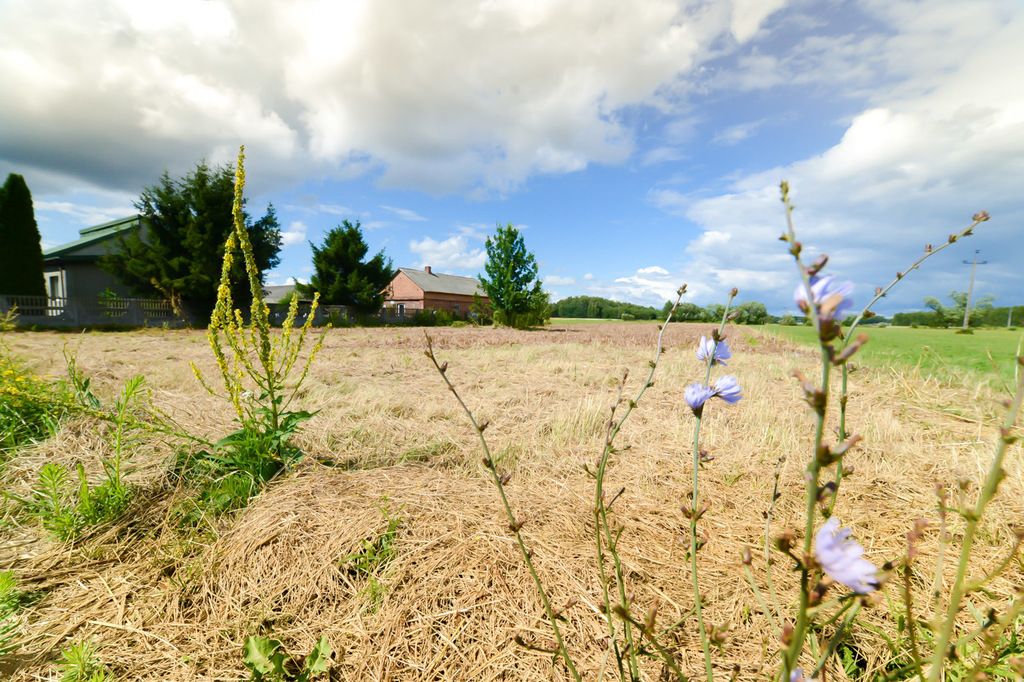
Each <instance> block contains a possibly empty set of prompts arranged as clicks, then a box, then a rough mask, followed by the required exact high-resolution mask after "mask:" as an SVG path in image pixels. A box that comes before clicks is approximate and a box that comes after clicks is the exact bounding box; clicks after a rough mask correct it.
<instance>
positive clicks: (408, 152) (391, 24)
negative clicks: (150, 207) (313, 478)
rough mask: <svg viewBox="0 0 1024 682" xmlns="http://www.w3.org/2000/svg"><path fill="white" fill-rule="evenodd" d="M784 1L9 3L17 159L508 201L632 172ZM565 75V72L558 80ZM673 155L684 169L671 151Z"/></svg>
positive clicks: (87, 174)
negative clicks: (683, 93) (709, 75)
mask: <svg viewBox="0 0 1024 682" xmlns="http://www.w3.org/2000/svg"><path fill="white" fill-rule="evenodd" d="M782 5H783V0H771V1H770V2H764V1H763V0H760V1H757V2H755V1H754V0H733V1H732V2H723V3H710V4H709V3H704V2H698V1H697V0H681V1H679V2H673V1H671V0H637V2H630V3H622V2H618V1H617V0H603V1H602V2H593V3H586V4H585V5H580V4H579V3H576V2H572V1H571V0H560V1H555V2H545V3H542V2H520V1H518V0H491V1H488V2H478V1H476V0H453V1H452V2H445V3H440V4H438V3H421V2H399V1H397V0H381V1H380V2H366V1H361V2H360V1H353V2H344V3H334V2H324V1H322V0H294V1H291V0H290V1H283V0H281V1H276V2H266V3H247V2H243V1H242V0H183V1H182V2H173V3H162V4H161V3H151V2H128V1H126V0H100V1H98V2H90V3H86V4H74V3H72V4H70V5H69V4H68V3H63V2H59V1H58V0H35V1H34V2H22V3H18V2H15V3H3V4H2V5H0V25H3V26H18V27H19V30H18V31H8V32H7V34H6V35H5V40H4V43H3V45H2V46H0V80H2V81H3V82H4V84H5V86H6V88H7V89H8V90H9V91H11V92H17V93H18V97H16V98H8V99H9V101H6V102H5V106H4V107H2V108H0V130H4V131H17V134H15V135H4V136H0V161H3V162H6V163H8V164H11V165H14V166H16V167H18V168H22V169H30V170H31V171H32V172H34V173H39V174H43V173H46V172H54V171H59V172H60V173H62V174H64V175H66V176H69V177H71V178H74V179H76V180H77V181H79V182H88V183H91V184H93V185H98V186H103V187H111V188H119V189H124V190H127V191H130V192H133V193H134V192H136V191H137V190H138V188H139V187H140V185H141V184H144V183H147V182H152V181H153V180H154V179H155V178H156V177H158V176H159V174H160V172H162V171H163V170H164V169H167V170H169V171H170V172H171V173H172V174H180V173H181V172H183V171H185V170H187V169H188V168H189V167H190V166H191V165H192V164H193V163H194V162H195V161H196V160H198V159H199V158H203V157H206V158H208V159H209V160H211V161H214V162H223V161H230V160H231V159H232V158H233V156H234V150H235V149H236V147H237V145H238V144H239V143H241V142H245V143H246V144H247V145H248V147H249V151H250V168H251V170H252V176H253V178H254V183H256V187H254V189H256V190H259V187H260V185H263V186H267V185H269V184H272V183H280V182H283V181H290V180H294V179H296V178H299V177H302V176H304V175H309V174H312V173H316V174H319V175H322V176H335V177H351V176H354V175H358V174H361V173H367V172H375V173H378V174H379V176H380V181H381V182H382V183H384V184H385V185H386V186H390V187H401V188H416V189H422V190H427V191H431V192H451V191H467V192H474V191H476V192H483V193H489V194H493V193H499V194H500V193H504V192H508V191H511V190H514V189H515V188H517V187H518V186H519V185H520V184H521V183H523V182H524V181H525V180H526V179H527V178H528V177H530V176H531V175H535V174H559V173H567V172H572V171H576V170H579V169H582V168H584V167H586V166H588V165H590V164H593V163H608V164H614V163H620V162H622V161H623V160H625V159H626V158H627V157H629V156H630V154H631V153H632V152H633V149H634V146H635V143H634V139H633V136H634V133H633V131H632V129H631V127H630V125H628V124H627V123H626V122H625V117H624V112H626V111H627V110H629V109H630V108H632V107H637V106H648V107H654V108H656V109H658V110H669V109H671V108H672V107H673V106H674V104H673V102H674V99H673V97H674V93H676V91H677V85H678V83H679V82H680V79H681V78H683V77H685V76H686V74H688V73H689V72H690V71H691V70H692V69H693V68H694V66H695V65H696V64H699V63H700V62H701V61H702V60H704V59H706V58H708V55H710V54H712V53H714V54H721V53H722V51H723V50H725V49H727V48H725V47H723V45H722V38H723V37H725V36H731V42H730V43H729V45H731V46H733V47H735V46H737V45H739V44H741V43H743V42H745V41H748V40H751V39H752V38H753V36H754V35H755V34H756V33H757V31H758V29H759V27H761V26H762V25H763V24H764V23H765V22H766V21H767V19H768V17H769V16H770V15H771V14H772V13H773V12H775V11H777V10H778V9H780V8H781V7H782ZM552 65H557V68H552ZM662 158H667V157H665V155H664V154H663V155H662Z"/></svg>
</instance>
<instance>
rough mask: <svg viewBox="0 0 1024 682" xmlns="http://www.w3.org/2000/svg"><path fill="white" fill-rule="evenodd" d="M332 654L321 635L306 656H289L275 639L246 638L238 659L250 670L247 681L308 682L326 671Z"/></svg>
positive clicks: (328, 668)
mask: <svg viewBox="0 0 1024 682" xmlns="http://www.w3.org/2000/svg"><path fill="white" fill-rule="evenodd" d="M333 653H334V652H333V650H332V649H331V644H330V642H328V641H327V638H326V637H323V636H321V637H320V639H319V640H317V643H316V644H315V645H314V646H313V650H312V651H310V652H309V655H308V656H305V657H302V658H296V657H294V656H290V655H289V654H288V652H286V651H285V649H284V646H282V644H281V642H279V641H278V640H276V639H269V638H267V637H246V638H245V646H244V648H243V650H242V662H243V663H245V667H246V668H248V669H249V670H250V672H251V673H252V676H251V677H250V678H249V679H251V680H265V681H266V682H309V680H315V679H317V678H318V677H321V676H322V675H326V674H327V673H329V672H330V670H331V657H332V656H333Z"/></svg>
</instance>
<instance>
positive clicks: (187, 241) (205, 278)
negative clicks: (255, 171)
mask: <svg viewBox="0 0 1024 682" xmlns="http://www.w3.org/2000/svg"><path fill="white" fill-rule="evenodd" d="M234 182H235V169H234V167H233V166H230V165H225V166H219V167H216V168H211V167H210V166H208V165H207V164H206V163H205V162H200V163H199V164H198V165H197V166H196V168H195V170H193V171H192V172H190V173H188V174H187V175H185V176H184V177H183V178H180V179H172V178H171V177H170V175H168V174H167V173H164V174H163V176H162V177H161V178H160V182H159V183H158V184H156V185H153V186H152V187H147V188H146V189H144V190H143V192H142V195H141V196H140V197H139V200H138V201H137V202H136V203H135V207H136V208H137V209H138V210H139V214H140V216H141V218H142V224H143V228H142V229H141V230H136V231H135V232H133V233H132V234H131V235H129V236H125V237H122V238H121V239H120V241H119V244H118V250H117V251H116V252H114V253H111V254H109V255H108V256H106V257H105V258H103V259H101V261H100V265H101V266H102V267H104V268H106V269H107V270H108V271H110V272H111V273H113V274H114V275H116V276H117V277H118V278H119V279H120V280H121V281H123V282H124V283H125V284H127V285H128V286H130V287H131V288H132V289H133V290H135V291H136V292H137V293H140V294H149V295H152V294H159V295H161V296H163V297H165V298H167V299H169V300H171V301H172V302H173V301H176V300H180V301H181V302H182V303H183V305H184V307H185V308H186V309H187V310H188V312H190V313H192V314H193V315H195V316H196V317H198V318H199V319H204V318H206V317H209V315H210V312H211V311H212V310H213V304H214V302H215V301H216V299H217V286H218V283H219V282H220V272H221V263H222V261H223V258H224V244H225V242H227V239H228V235H229V234H230V233H231V230H232V229H234V228H233V223H232V218H231V204H232V202H233V201H234ZM245 223H246V226H247V228H248V230H249V240H250V241H251V242H252V248H253V254H254V255H255V257H256V265H257V267H258V268H259V270H260V278H261V280H262V277H263V274H264V273H265V272H266V271H267V270H271V269H273V268H274V267H275V266H277V264H278V263H279V262H280V259H279V258H278V255H277V254H278V252H279V251H280V250H281V229H280V225H279V224H278V222H277V214H276V213H275V212H274V207H273V206H272V205H268V206H267V212H266V213H265V214H264V215H263V217H262V218H260V219H259V220H257V221H256V222H252V220H251V219H250V218H249V215H248V214H247V213H246V214H245ZM233 267H234V270H233V272H232V278H231V281H232V290H231V296H232V300H233V301H234V303H235V306H236V307H238V308H239V309H241V310H246V309H247V308H248V307H249V304H250V302H251V300H252V295H251V293H250V291H249V282H248V278H247V277H246V275H245V270H244V265H243V263H242V261H241V259H235V262H234V265H233Z"/></svg>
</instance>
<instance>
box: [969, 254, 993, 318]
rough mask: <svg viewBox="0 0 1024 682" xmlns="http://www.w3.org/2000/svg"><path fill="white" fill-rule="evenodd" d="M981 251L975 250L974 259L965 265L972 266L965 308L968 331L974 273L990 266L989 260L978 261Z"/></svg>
mask: <svg viewBox="0 0 1024 682" xmlns="http://www.w3.org/2000/svg"><path fill="white" fill-rule="evenodd" d="M980 253H981V251H980V250H978V249H975V250H974V258H973V259H971V260H965V261H964V265H970V266H971V284H970V286H968V287H967V305H966V306H965V307H964V330H965V331H966V329H967V325H968V323H969V322H970V320H971V296H973V295H974V273H975V272H976V271H977V270H978V266H979V265H986V264H988V261H987V260H978V254H980Z"/></svg>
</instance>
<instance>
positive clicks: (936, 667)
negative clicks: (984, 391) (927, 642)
mask: <svg viewBox="0 0 1024 682" xmlns="http://www.w3.org/2000/svg"><path fill="white" fill-rule="evenodd" d="M1017 362H1018V363H1020V364H1024V358H1022V357H1018V358H1017ZM1022 401H1024V373H1020V374H1019V375H1018V377H1017V388H1016V392H1015V394H1014V397H1013V401H1012V402H1011V403H1010V406H1009V408H1008V409H1007V411H1006V419H1005V420H1004V421H1003V426H1002V428H1001V429H1000V438H999V443H998V445H997V446H996V451H995V456H994V457H993V458H992V464H991V466H990V467H989V470H988V475H987V476H986V477H985V482H984V484H983V485H982V489H981V493H980V494H979V496H978V500H977V502H976V503H975V505H974V509H971V510H967V511H965V513H964V516H965V517H966V518H967V527H966V528H965V529H964V537H963V541H962V544H961V546H960V561H959V562H958V564H957V570H956V580H954V582H953V589H952V591H951V592H950V595H949V604H948V606H947V609H946V616H945V619H944V621H943V624H942V627H941V628H940V630H939V634H938V637H937V638H936V641H935V649H934V651H933V652H932V660H931V669H930V670H929V671H928V679H929V680H931V681H932V682H939V680H940V679H941V678H942V671H943V661H945V659H946V655H947V653H948V647H949V643H950V640H951V639H952V637H953V633H954V631H955V630H956V618H957V614H959V613H960V605H961V602H962V601H963V598H964V596H965V595H966V593H967V587H968V585H967V567H968V565H969V563H970V559H971V550H972V549H973V545H974V538H975V536H976V535H977V532H978V525H979V524H980V523H981V519H982V517H983V516H984V514H985V508H986V507H987V506H988V503H989V502H990V501H991V500H992V498H993V497H994V496H995V494H996V489H997V488H998V487H999V482H1000V481H1001V480H1002V478H1003V477H1004V476H1005V475H1006V472H1005V471H1003V459H1004V458H1005V457H1006V451H1007V449H1008V447H1009V445H1010V443H1011V442H1013V438H1012V436H1011V435H1010V434H1011V431H1012V430H1013V427H1014V425H1015V424H1016V423H1017V416H1018V415H1019V414H1020V409H1021V402H1022Z"/></svg>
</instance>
